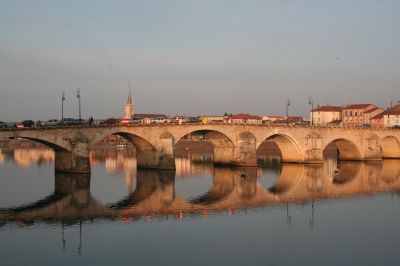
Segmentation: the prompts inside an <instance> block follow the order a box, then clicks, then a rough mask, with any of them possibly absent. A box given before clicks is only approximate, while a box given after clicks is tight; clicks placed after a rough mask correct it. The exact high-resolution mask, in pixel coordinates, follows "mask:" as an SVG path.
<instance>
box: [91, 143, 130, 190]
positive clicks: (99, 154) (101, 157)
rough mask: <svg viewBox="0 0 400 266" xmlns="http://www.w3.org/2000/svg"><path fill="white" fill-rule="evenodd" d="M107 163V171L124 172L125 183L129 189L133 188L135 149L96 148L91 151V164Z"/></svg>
mask: <svg viewBox="0 0 400 266" xmlns="http://www.w3.org/2000/svg"><path fill="white" fill-rule="evenodd" d="M103 163H104V165H105V168H106V171H107V172H109V173H123V174H124V177H125V184H126V187H127V188H128V190H129V191H132V190H133V187H134V180H133V178H134V177H135V176H136V157H135V154H134V151H133V150H131V149H127V150H122V151H121V150H116V149H95V150H92V151H91V152H90V164H91V165H92V166H96V165H98V164H103Z"/></svg>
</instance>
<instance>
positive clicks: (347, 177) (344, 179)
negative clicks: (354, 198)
mask: <svg viewBox="0 0 400 266" xmlns="http://www.w3.org/2000/svg"><path fill="white" fill-rule="evenodd" d="M361 166H362V164H361V163H359V162H341V163H340V164H339V172H338V173H337V174H334V175H333V178H332V183H333V184H336V185H342V184H345V183H348V182H350V181H351V180H353V179H354V178H355V177H356V176H357V175H358V173H359V172H360V169H361Z"/></svg>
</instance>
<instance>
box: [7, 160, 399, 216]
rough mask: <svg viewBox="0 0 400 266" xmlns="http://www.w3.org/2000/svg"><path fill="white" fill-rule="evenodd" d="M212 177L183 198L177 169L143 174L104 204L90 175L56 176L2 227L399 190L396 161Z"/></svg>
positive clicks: (225, 172)
mask: <svg viewBox="0 0 400 266" xmlns="http://www.w3.org/2000/svg"><path fill="white" fill-rule="evenodd" d="M213 174H214V177H213V185H212V187H211V188H210V189H209V191H208V192H206V193H205V194H203V195H200V196H197V197H194V198H191V199H184V198H182V197H181V196H179V194H178V193H177V192H176V191H175V186H174V183H175V175H174V172H173V171H155V170H139V171H138V173H137V183H136V189H135V191H133V192H132V193H130V195H128V196H127V197H126V198H124V199H122V200H121V201H119V202H117V203H114V204H110V205H103V204H101V203H99V202H98V201H97V200H95V199H94V198H93V197H92V196H91V195H90V190H89V187H90V175H71V174H62V173H57V174H56V182H55V184H56V188H55V190H54V193H53V194H52V195H50V196H48V197H46V198H45V199H43V200H40V201H37V202H35V203H32V204H29V205H24V206H20V207H16V208H8V209H1V210H0V223H7V222H13V221H18V222H24V221H25V222H32V221H70V222H74V221H79V220H88V219H96V218H110V219H114V218H127V217H140V216H143V215H161V216H164V215H176V214H182V213H208V212H210V211H223V210H232V209H238V208H248V207H254V206H262V205H269V204H281V203H288V202H304V201H311V200H318V199H327V198H337V197H347V196H355V195H370V194H374V193H379V192H398V191H400V164H399V162H398V161H396V160H384V161H382V162H381V163H359V162H342V163H341V164H340V171H339V173H328V171H327V168H326V167H323V166H321V165H295V164H285V165H284V166H283V168H282V170H281V173H280V176H279V178H278V180H277V181H276V182H275V184H274V185H273V186H272V187H270V188H264V187H263V186H262V185H261V184H260V183H259V180H258V178H257V168H238V169H236V170H234V169H230V168H214V173H213Z"/></svg>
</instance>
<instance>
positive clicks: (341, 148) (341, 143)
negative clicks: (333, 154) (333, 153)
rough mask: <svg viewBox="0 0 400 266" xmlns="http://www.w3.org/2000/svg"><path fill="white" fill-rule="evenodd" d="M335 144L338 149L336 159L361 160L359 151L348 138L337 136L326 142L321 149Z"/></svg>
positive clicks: (324, 149)
mask: <svg viewBox="0 0 400 266" xmlns="http://www.w3.org/2000/svg"><path fill="white" fill-rule="evenodd" d="M332 145H336V148H337V150H338V159H339V160H349V161H360V160H362V156H361V152H360V150H359V149H358V148H357V146H356V145H355V144H354V143H353V142H352V141H351V140H348V139H345V138H337V139H334V140H332V141H330V142H329V143H327V144H326V145H325V146H324V147H323V149H322V150H323V151H326V149H327V147H329V146H332Z"/></svg>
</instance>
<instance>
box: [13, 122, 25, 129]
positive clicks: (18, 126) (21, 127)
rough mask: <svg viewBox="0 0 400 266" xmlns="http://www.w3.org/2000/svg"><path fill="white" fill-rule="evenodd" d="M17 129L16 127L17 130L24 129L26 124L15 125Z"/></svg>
mask: <svg viewBox="0 0 400 266" xmlns="http://www.w3.org/2000/svg"><path fill="white" fill-rule="evenodd" d="M15 127H16V128H17V129H23V128H24V127H25V126H24V124H22V123H21V122H19V123H17V124H16V125H15Z"/></svg>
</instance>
